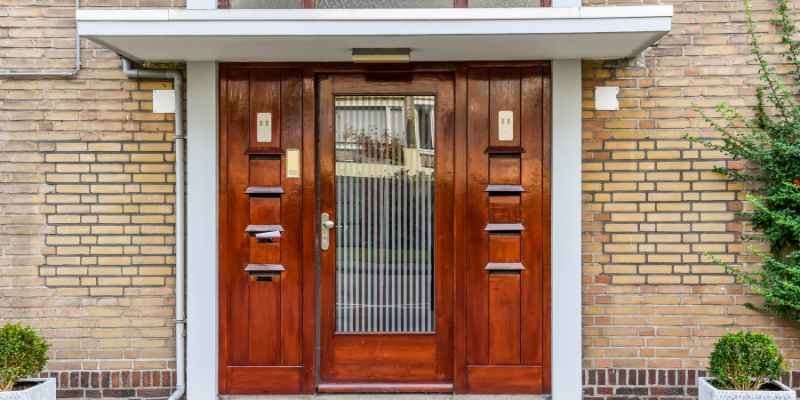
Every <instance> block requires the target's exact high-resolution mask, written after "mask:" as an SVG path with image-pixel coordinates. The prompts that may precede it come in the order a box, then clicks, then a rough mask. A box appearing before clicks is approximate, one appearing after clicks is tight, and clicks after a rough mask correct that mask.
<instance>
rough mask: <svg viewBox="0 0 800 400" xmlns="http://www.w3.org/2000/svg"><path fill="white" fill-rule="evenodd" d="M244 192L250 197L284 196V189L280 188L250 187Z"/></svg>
mask: <svg viewBox="0 0 800 400" xmlns="http://www.w3.org/2000/svg"><path fill="white" fill-rule="evenodd" d="M244 192H245V193H247V194H249V195H259V194H283V188H282V187H280V186H249V187H248V188H247V189H246V190H245V191H244Z"/></svg>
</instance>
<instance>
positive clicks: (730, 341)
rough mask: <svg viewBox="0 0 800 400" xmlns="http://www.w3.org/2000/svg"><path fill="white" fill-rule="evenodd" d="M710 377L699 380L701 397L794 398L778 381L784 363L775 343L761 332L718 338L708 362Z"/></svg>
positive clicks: (722, 399) (727, 399)
mask: <svg viewBox="0 0 800 400" xmlns="http://www.w3.org/2000/svg"><path fill="white" fill-rule="evenodd" d="M709 364H710V366H709V372H710V373H711V377H708V378H700V379H699V380H698V383H697V384H698V392H699V395H700V400H741V399H759V400H762V399H763V400H777V399H781V400H790V399H791V400H794V399H796V398H797V395H796V394H795V392H794V391H793V390H792V389H790V388H789V387H787V386H786V385H784V384H782V383H781V382H779V381H778V379H779V378H780V376H781V374H783V372H784V362H783V356H782V355H781V352H780V351H779V350H778V346H776V345H775V342H774V341H773V340H772V338H771V337H769V336H767V335H765V334H763V333H754V332H736V333H728V334H726V335H725V336H723V337H722V338H720V339H719V341H717V343H716V344H715V345H714V351H713V352H712V353H711V360H710V362H709Z"/></svg>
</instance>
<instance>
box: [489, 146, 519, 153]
mask: <svg viewBox="0 0 800 400" xmlns="http://www.w3.org/2000/svg"><path fill="white" fill-rule="evenodd" d="M524 152H525V149H523V148H522V147H521V146H515V147H499V146H489V147H487V148H486V154H491V155H495V154H522V153H524Z"/></svg>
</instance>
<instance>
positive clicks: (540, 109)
mask: <svg viewBox="0 0 800 400" xmlns="http://www.w3.org/2000/svg"><path fill="white" fill-rule="evenodd" d="M465 75H466V78H467V82H466V85H465V86H466V87H462V90H463V91H465V95H466V96H465V97H466V98H465V99H464V101H465V102H466V103H467V109H468V110H469V113H468V115H467V116H466V130H467V134H466V143H465V145H464V153H465V154H466V157H465V159H464V160H463V162H464V163H465V164H466V165H464V164H459V166H462V165H464V166H465V171H464V173H465V174H466V177H467V179H466V182H465V186H464V187H463V190H464V191H465V193H464V195H465V197H463V198H460V197H459V198H460V199H463V203H461V204H460V207H457V208H458V209H460V210H461V213H460V215H459V221H460V224H459V227H463V229H458V228H457V232H463V234H464V235H463V236H462V240H461V241H459V243H460V245H462V246H464V247H463V249H464V251H463V252H460V251H459V252H458V253H459V254H460V255H461V257H463V258H460V259H459V260H457V262H459V263H460V262H464V263H465V265H466V270H465V271H464V272H463V274H462V275H460V277H461V279H462V280H461V281H460V282H462V283H463V286H459V287H460V288H462V290H463V292H461V295H460V296H459V298H460V299H463V302H460V303H461V304H460V306H461V307H464V308H463V312H464V315H465V318H464V319H462V320H460V321H463V322H464V323H463V324H459V326H458V327H457V329H458V330H463V331H464V334H463V336H462V337H463V340H464V342H461V343H460V346H461V348H463V349H464V350H465V351H464V352H463V353H461V352H459V354H464V358H462V359H460V360H459V361H460V363H461V364H462V365H464V368H465V370H464V374H463V375H460V377H462V379H461V380H460V381H459V382H458V390H459V391H464V392H469V393H547V392H549V390H550V284H549V282H550V125H549V121H550V118H549V115H550V102H549V99H550V84H549V82H550V80H549V69H548V68H545V67H493V68H470V69H468V70H467V71H466V72H465ZM460 188H462V187H461V186H460ZM459 193H460V192H459ZM574 278H575V279H580V277H579V276H576V277H574Z"/></svg>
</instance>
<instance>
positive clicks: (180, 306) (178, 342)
mask: <svg viewBox="0 0 800 400" xmlns="http://www.w3.org/2000/svg"><path fill="white" fill-rule="evenodd" d="M122 71H123V72H125V75H127V76H128V77H129V78H133V79H172V84H173V89H174V90H175V369H176V370H177V378H178V379H177V380H178V382H177V384H176V385H175V392H173V393H172V395H170V396H169V400H178V399H180V398H182V397H183V395H184V394H185V393H186V305H185V304H186V303H185V302H186V290H185V286H186V282H185V275H186V241H185V234H186V233H185V232H186V218H184V215H185V211H184V210H185V208H186V195H185V194H184V186H185V184H184V178H185V175H186V173H185V166H184V159H183V155H184V152H185V150H184V147H185V144H186V136H184V134H183V75H182V74H181V72H180V71H178V70H147V69H134V68H131V63H130V61H128V60H127V59H125V58H124V57H123V58H122Z"/></svg>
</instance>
